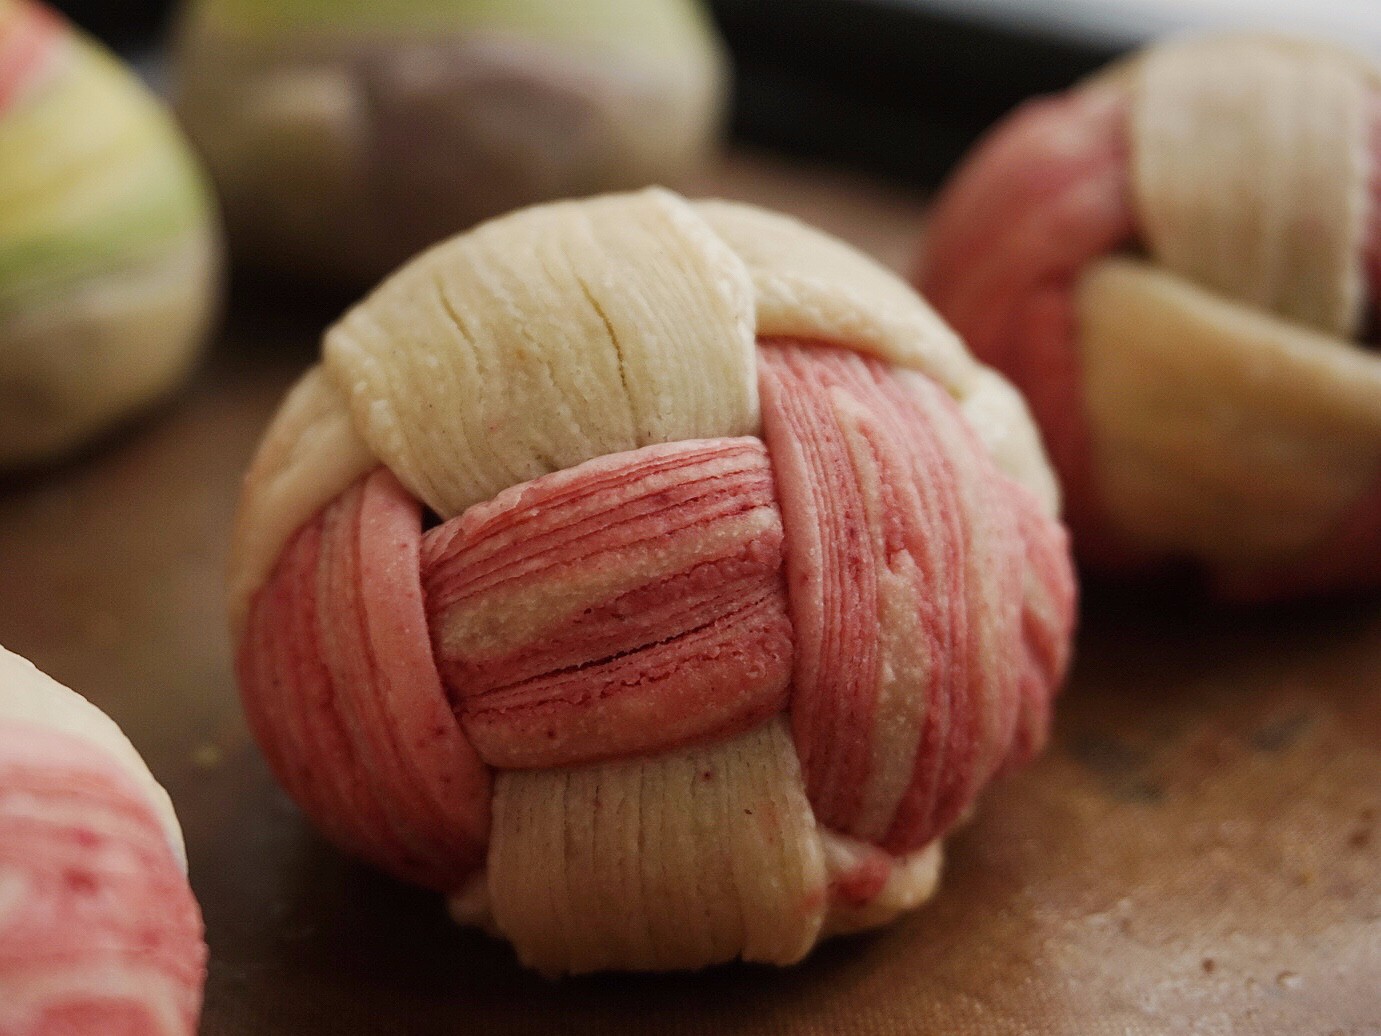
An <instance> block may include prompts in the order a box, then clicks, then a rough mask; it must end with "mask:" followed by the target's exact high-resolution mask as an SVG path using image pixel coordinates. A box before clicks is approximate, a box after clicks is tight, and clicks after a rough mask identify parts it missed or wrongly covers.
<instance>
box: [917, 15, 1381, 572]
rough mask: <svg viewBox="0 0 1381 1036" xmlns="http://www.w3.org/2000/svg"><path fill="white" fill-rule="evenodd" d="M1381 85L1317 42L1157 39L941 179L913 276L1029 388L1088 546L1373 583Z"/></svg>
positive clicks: (1380, 453) (1106, 554)
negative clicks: (1373, 340)
mask: <svg viewBox="0 0 1381 1036" xmlns="http://www.w3.org/2000/svg"><path fill="white" fill-rule="evenodd" d="M1379 84H1381V80H1378V76H1377V72H1376V70H1375V69H1374V68H1372V67H1371V66H1370V65H1368V64H1367V63H1366V62H1365V61H1363V60H1362V59H1361V58H1360V57H1357V56H1355V55H1352V54H1350V53H1347V52H1345V51H1341V50H1337V49H1334V48H1331V47H1328V46H1325V45H1323V44H1315V43H1309V42H1305V41H1297V40H1290V39H1284V38H1273V37H1258V36H1248V37H1240V36H1222V37H1208V38H1203V39H1192V40H1186V41H1179V42H1174V43H1168V44H1164V45H1161V46H1159V47H1156V48H1153V49H1151V50H1149V51H1147V52H1145V53H1144V54H1141V55H1139V56H1136V57H1134V58H1132V59H1130V60H1129V61H1127V62H1124V63H1122V64H1119V65H1117V66H1114V67H1113V68H1112V69H1110V70H1108V71H1107V72H1104V73H1103V74H1101V75H1100V76H1098V77H1095V78H1094V79H1093V80H1091V81H1089V82H1088V83H1085V84H1083V85H1081V86H1080V87H1078V88H1076V89H1075V90H1073V91H1071V92H1070V93H1068V94H1065V95H1062V96H1059V97H1054V98H1049V99H1044V100H1040V101H1035V102H1032V103H1030V104H1028V105H1026V106H1024V107H1023V108H1022V109H1021V110H1020V111H1018V112H1017V113H1016V114H1014V115H1013V116H1012V117H1011V118H1010V119H1009V120H1008V121H1007V122H1006V123H1004V124H1003V125H1002V126H1000V127H999V128H998V129H996V130H995V131H994V132H993V133H992V134H991V135H990V136H989V138H988V139H987V140H986V141H985V142H983V143H981V144H980V145H979V146H978V148H977V149H976V150H975V152H974V154H973V155H972V157H971V158H970V159H969V160H968V161H967V162H966V163H965V164H964V166H963V167H962V168H961V169H960V170H959V171H958V172H957V173H956V174H955V176H954V178H953V180H952V181H951V183H950V184H949V185H948V187H947V188H946V189H945V191H944V192H943V193H942V195H941V197H940V199H939V202H938V204H937V207H936V210H935V215H934V220H933V223H932V227H931V231H930V236H929V240H928V246H927V250H926V254H925V257H924V259H923V262H922V269H921V271H920V274H919V283H920V284H921V286H922V288H923V290H925V291H926V292H927V294H928V295H929V296H930V297H931V298H932V299H933V300H934V302H935V305H936V307H937V308H938V309H939V311H940V312H941V313H942V314H943V315H945V316H946V317H947V318H948V319H949V320H951V321H952V322H953V324H954V325H955V327H956V328H957V329H958V330H959V331H960V333H962V334H963V335H964V336H965V337H966V339H967V340H968V341H969V342H970V344H971V345H972V346H973V348H974V349H975V351H976V352H977V353H978V354H979V355H980V356H982V357H984V358H985V359H987V360H989V361H990V362H993V363H994V364H996V365H997V366H998V367H1000V368H1001V369H1003V370H1004V371H1006V372H1007V373H1008V374H1009V375H1011V376H1012V377H1013V379H1014V380H1015V381H1016V382H1017V384H1018V385H1019V386H1021V387H1022V388H1023V389H1024V390H1025V391H1026V392H1027V394H1028V397H1029V399H1030V401H1031V404H1032V408H1033V410H1034V412H1035V415H1036V417H1037V420H1038V421H1040V423H1041V424H1042V427H1043V429H1044V431H1045V433H1046V436H1047V441H1048V443H1049V446H1050V449H1051V453H1052V455H1053V457H1054V459H1055V461H1056V465H1057V467H1058V469H1059V470H1060V472H1061V475H1062V477H1063V480H1064V484H1065V488H1066V493H1067V497H1068V502H1069V510H1070V515H1071V522H1072V524H1073V526H1074V529H1075V532H1076V540H1077V543H1078V545H1079V549H1080V552H1081V554H1082V555H1084V556H1085V557H1087V558H1088V559H1089V560H1090V561H1092V562H1095V563H1102V564H1105V565H1110V566H1114V567H1119V566H1136V565H1150V564H1156V563H1159V562H1164V561H1172V560H1182V559H1188V560H1192V561H1196V562H1198V563H1200V564H1201V565H1203V566H1204V567H1205V568H1206V569H1207V570H1208V571H1209V572H1210V574H1211V575H1212V576H1213V578H1214V579H1215V580H1216V581H1217V582H1218V584H1219V585H1220V587H1221V588H1222V589H1224V590H1226V591H1228V592H1232V593H1239V594H1250V595H1258V596H1280V595H1287V594H1293V593H1299V592H1307V591H1313V590H1322V589H1332V588H1339V587H1347V586H1372V585H1376V584H1377V583H1378V582H1381V561H1377V560H1376V559H1377V558H1378V557H1381V551H1378V550H1377V547H1378V546H1381V356H1379V355H1378V354H1377V352H1376V351H1375V350H1374V349H1373V348H1372V347H1371V346H1370V345H1369V344H1367V343H1365V342H1364V341H1362V339H1363V338H1364V336H1365V335H1366V333H1367V328H1368V326H1369V323H1370V320H1371V316H1372V314H1373V313H1374V312H1375V310H1376V299H1377V297H1378V272H1381V261H1378V259H1379V257H1381V252H1379V251H1378V249H1379V248H1381V235H1378V233H1377V230H1378V228H1381V206H1378V204H1377V202H1378V187H1377V184H1378V183H1381V179H1378V177H1377V175H1376V169H1377V158H1378V156H1381V93H1378V85H1379Z"/></svg>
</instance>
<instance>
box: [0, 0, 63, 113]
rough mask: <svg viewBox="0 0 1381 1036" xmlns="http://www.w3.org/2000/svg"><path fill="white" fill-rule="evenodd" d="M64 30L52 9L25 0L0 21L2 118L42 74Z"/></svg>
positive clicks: (0, 95) (0, 104)
mask: <svg viewBox="0 0 1381 1036" xmlns="http://www.w3.org/2000/svg"><path fill="white" fill-rule="evenodd" d="M64 29H65V26H64V24H63V22H62V19H60V18H59V17H58V16H57V15H56V14H54V13H53V12H52V11H50V10H49V9H48V8H46V7H43V6H40V5H39V4H33V3H27V2H25V0H19V3H18V4H16V5H15V6H14V8H13V11H12V13H11V14H10V15H9V16H8V17H3V18H0V116H3V115H4V114H5V111H6V110H7V109H8V108H9V107H10V106H11V105H12V104H14V103H15V101H16V100H17V99H18V98H19V96H20V95H21V94H22V93H23V92H24V88H25V87H26V86H28V85H29V83H31V82H32V81H33V79H34V78H35V76H36V75H37V74H38V72H39V71H41V70H42V68H43V65H44V62H45V61H46V60H47V58H48V56H49V54H51V53H52V51H53V48H54V46H55V45H56V44H57V41H58V38H59V37H60V36H61V35H62V33H63V31H64Z"/></svg>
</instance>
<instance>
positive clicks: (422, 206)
mask: <svg viewBox="0 0 1381 1036" xmlns="http://www.w3.org/2000/svg"><path fill="white" fill-rule="evenodd" d="M173 66H174V67H173V71H174V75H173V79H174V91H173V92H174V95H175V100H176V104H177V107H178V111H179V113H180V115H181V116H182V119H183V122H184V124H185V125H186V126H187V128H188V131H189V132H190V133H191V134H192V136H193V138H194V139H195V140H196V142H197V144H198V145H199V147H200V149H201V151H202V153H203V155H204V156H205V157H206V160H207V162H208V164H209V166H210V168H211V171H212V174H213V175H214V177H215V179H216V182H217V185H218V187H219V188H220V191H221V197H222V200H223V203H224V205H225V209H226V215H227V222H228V224H229V226H230V231H231V234H230V237H231V242H232V245H233V246H234V248H235V250H236V253H237V254H238V255H239V256H241V257H242V258H243V259H244V260H245V261H247V262H250V263H254V264H258V265H262V266H271V267H276V268H279V269H286V270H289V271H291V272H293V273H295V274H297V275H299V276H306V277H309V278H312V279H317V280H326V281H335V282H338V283H346V284H351V285H354V286H363V285H365V284H370V283H373V282H374V281H376V280H377V279H378V278H379V277H380V276H382V275H383V274H384V273H386V272H387V271H388V270H390V269H392V268H394V267H396V266H397V265H398V264H399V263H401V262H403V261H404V260H405V259H406V258H407V257H409V256H411V255H413V254H415V253H416V252H417V251H419V250H420V249H422V248H424V247H426V246H427V245H430V244H432V243H434V242H436V241H439V240H441V239H442V238H444V237H446V236H447V235H450V234H453V233H455V232H456V231H459V230H463V229H465V228H466V227H470V226H473V225H475V224H476V223H478V222H479V221H481V220H483V219H487V218H489V217H492V216H495V215H497V214H498V213H501V212H506V211H509V210H511V209H514V208H516V207H518V206H522V205H528V204H531V203H533V202H540V201H545V200H548V199H552V198H565V197H579V196H584V195H588V194H594V193H597V192H601V191H610V190H620V189H626V188H635V187H641V186H643V185H644V184H648V183H661V182H668V181H675V180H677V179H678V178H680V177H683V176H685V175H686V174H687V173H688V172H689V171H690V170H692V169H694V168H696V167H697V166H699V165H700V164H701V163H703V162H704V161H705V160H706V158H707V157H708V155H709V154H710V153H711V152H712V150H713V147H714V145H715V142H716V140H717V138H718V136H719V132H720V129H721V125H722V122H723V116H724V111H725V106H726V100H727V90H726V83H727V77H728V61H727V58H726V55H725V53H724V49H723V47H722V46H721V45H720V43H719V41H718V38H717V37H716V35H715V33H714V31H713V29H712V27H711V25H710V22H709V19H708V17H707V16H706V14H705V12H704V10H703V9H702V8H701V7H700V6H699V5H698V4H697V3H695V2H693V0H597V2H595V3H591V4H569V3H562V2H551V3H546V2H539V0H519V2H516V3H507V2H503V3H501V2H496V0H469V2H464V0H461V2H457V0H437V2H421V0H418V2H411V3H408V4H403V5H380V4H367V3H362V2H356V0H350V2H348V3H344V4H339V5H337V4H325V3H321V2H318V0H294V2H290V3H285V4H268V3H260V2H258V0H198V2H194V3H191V4H189V5H188V7H187V9H186V11H185V13H184V17H183V18H182V20H181V27H180V30H179V32H178V34H177V45H176V48H175V51H174V62H173Z"/></svg>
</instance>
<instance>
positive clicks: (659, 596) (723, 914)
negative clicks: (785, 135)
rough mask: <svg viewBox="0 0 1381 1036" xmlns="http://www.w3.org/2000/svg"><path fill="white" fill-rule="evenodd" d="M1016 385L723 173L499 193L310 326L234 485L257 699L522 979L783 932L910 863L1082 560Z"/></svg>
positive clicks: (1020, 753) (887, 910)
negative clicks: (621, 187)
mask: <svg viewBox="0 0 1381 1036" xmlns="http://www.w3.org/2000/svg"><path fill="white" fill-rule="evenodd" d="M1055 513H1056V489H1055V483H1054V481H1053V479H1052V478H1051V474H1050V472H1049V470H1048V468H1047V465H1046V462H1045V459H1044V457H1043V455H1042V453H1041V448H1040V445H1039V442H1038V439H1037V437H1036V434H1035V432H1034V430H1033V427H1032V425H1031V423H1030V420H1029V418H1028V416H1027V414H1026V411H1025V408H1024V406H1023V404H1022V402H1021V400H1020V398H1019V397H1018V396H1017V394H1016V393H1015V392H1014V391H1013V390H1012V389H1011V388H1010V386H1008V385H1007V383H1006V382H1004V381H1003V380H1002V379H1001V378H999V377H998V376H997V375H995V374H993V373H992V372H991V371H989V370H987V369H986V368H984V367H981V366H979V365H978V364H976V363H975V362H974V361H973V360H972V359H971V358H970V357H969V355H968V354H967V353H966V352H965V351H964V349H963V347H962V346H961V345H960V343H959V340H958V339H957V338H956V337H955V336H954V334H953V333H952V332H951V331H950V330H949V329H948V328H947V327H946V326H945V325H944V324H943V323H941V322H940V321H939V320H938V319H937V318H936V317H935V315H934V314H933V313H932V312H931V310H930V309H929V308H928V307H927V306H926V304H925V303H924V302H923V301H922V300H921V299H920V298H919V297H918V296H916V295H915V294H914V293H913V292H912V291H911V290H910V289H909V288H908V287H907V286H906V285H905V284H904V283H902V282H901V281H900V280H899V279H897V278H895V277H893V276H892V275H891V274H890V273H887V272H886V271H884V270H882V269H880V268H879V267H877V266H875V265H874V264H873V263H872V262H871V261H869V260H867V259H866V258H864V257H863V256H862V255H860V254H859V253H857V252H855V251H853V250H852V249H850V248H848V247H847V246H845V245H843V244H842V243H840V242H838V241H835V240H833V239H831V238H829V237H826V236H824V235H822V234H820V233H818V232H816V231H814V230H811V229H809V228H807V227H805V226H803V225H801V224H799V223H796V222H794V221H792V220H789V219H787V218H785V217H782V216H778V215H774V214H772V213H768V212H765V211H762V210H759V209H755V208H751V207H748V206H745V205H737V204H729V203H724V202H699V203H689V202H687V201H685V200H683V199H681V198H680V197H678V196H676V195H674V194H670V193H668V192H666V191H663V190H658V189H653V190H648V191H644V192H642V193H637V194H629V195H611V196H606V197H600V198H595V199H591V200H586V201H578V202H561V203H555V204H551V205H547V206H540V207H536V208H531V209H527V210H524V211H520V212H517V213H514V214H512V215H509V216H506V217H504V218H501V219H498V220H496V221H494V222H491V223H488V224H486V225H484V226H482V227H480V228H478V229H476V230H475V231H473V232H471V233H469V234H465V235H462V236H460V237H457V238H453V239H452V240H450V241H448V242H446V243H444V244H442V245H439V246H437V247H436V248H434V249H432V250H431V251H429V252H426V253H425V254H423V255H422V256H420V257H418V258H417V259H415V260H414V261H412V262H411V263H409V264H408V265H407V266H405V267H404V268H403V269H402V270H400V271H399V272H398V273H396V274H395V275H394V276H393V277H391V278H390V279H389V280H387V281H385V282H384V284H383V285H382V286H381V287H380V288H379V289H378V290H376V291H375V292H374V293H373V294H372V295H370V296H369V297H368V298H366V299H365V300H364V301H363V302H362V303H360V304H359V305H358V306H356V307H355V308H354V309H353V310H351V311H350V312H349V313H347V314H346V316H345V317H344V318H343V319H342V320H341V321H340V322H339V323H337V324H336V325H335V326H334V327H333V328H331V329H330V330H329V331H328V332H327V334H326V337H325V347H324V351H323V357H322V360H321V363H320V364H319V365H317V366H316V367H314V368H313V369H312V370H311V371H310V372H309V373H308V374H307V375H306V376H305V377H304V378H303V379H302V381H301V382H300V383H299V384H298V385H297V386H296V387H295V388H294V389H293V390H292V392H291V393H290V394H289V396H288V398H287V400H286V401H285V403H284V404H283V407H282V409H281V410H280V411H279V413H278V416H277V417H276V418H275V419H274V421H273V423H272V425H271V426H270V428H269V430H268V433H267V435H266V437H265V439H264V442H263V444H262V445H261V447H260V450H259V454H258V456H257V458H256V459H255V461H254V463H253V466H252V467H251V469H250V471H249V474H248V476H247V479H246V483H245V489H244V495H243V498H242V501H241V506H240V511H239V516H238V522H237V529H236V540H235V546H234V552H233V556H234V562H233V570H232V596H233V609H234V623H235V630H236V637H237V643H238V668H239V676H240V681H241V687H242V690H243V695H244V702H245V707H246V710H247V713H248V716H249V721H250V724H251V726H252V728H253V730H254V733H255V735H256V737H257V738H258V740H259V743H260V744H261V745H262V747H263V749H264V752H265V754H266V755H267V757H268V760H269V762H270V764H271V765H272V767H273V769H274V771H275V772H276V773H277V775H278V777H279V778H280V779H281V780H282V782H283V784H284V785H285V786H286V788H287V789H288V791H289V792H290V793H291V794H292V795H293V796H294V797H295V798H296V799H297V801H298V802H299V803H300V804H301V805H302V807H303V808H304V809H305V810H306V812H307V813H308V814H309V815H310V816H311V817H312V818H313V820H315V822H316V823H317V824H318V825H319V826H320V828H321V829H322V830H323V831H324V832H325V833H326V834H327V835H328V836H329V837H331V838H332V839H333V840H334V841H336V842H337V843H338V844H340V845H341V846H343V847H345V848H346V849H347V850H349V851H351V852H354V853H356V854H358V855H360V856H362V857H364V858H365V859H367V860H370V861H372V862H373V863H375V864H377V865H378V866H380V867H382V868H384V869H386V870H388V871H390V872H392V873H393V874H396V875H398V876H400V877H402V878H404V879H407V880H410V881H414V882H417V883H420V884H423V885H426V886H429V887H432V888H435V889H439V890H441V891H443V892H445V893H447V894H448V895H449V896H450V897H451V905H452V912H453V914H454V915H455V916H456V918H457V919H458V920H460V921H462V922H465V923H472V924H478V925H483V926H484V927H486V928H488V929H490V930H491V931H493V932H496V933H498V934H499V935H501V936H503V937H504V938H506V939H508V940H510V941H511V942H512V943H513V944H514V946H515V947H516V949H517V952H518V955H519V957H520V958H521V959H522V961H523V962H525V963H526V964H528V965H530V966H532V967H534V968H538V969H540V970H542V971H544V972H548V973H562V972H585V971H592V970H599V969H674V968H696V967H701V966H704V965H708V964H712V963H715V962H719V961H726V960H730V959H733V958H737V957H741V958H744V959H747V960H755V961H770V962H774V963H778V964H786V963H790V962H793V961H796V960H799V959H800V958H801V957H802V956H803V955H804V954H805V953H806V952H807V951H808V950H809V949H810V948H811V947H812V946H813V945H814V944H815V943H816V941H817V940H819V939H821V938H823V937H824V936H827V935H830V934H832V933H835V932H846V931H852V930H855V929H859V928H864V927H870V926H873V925H878V924H882V923H885V922H886V921H889V920H891V919H892V918H893V917H895V916H896V915H897V914H898V913H900V912H902V911H904V910H907V909H910V908H911V907H914V906H916V905H917V904H919V903H921V902H923V901H924V900H925V899H926V898H927V897H929V896H930V895H931V893H932V891H933V890H934V888H935V884H936V881H937V877H938V869H939V865H940V839H941V837H942V836H943V835H944V834H945V832H946V831H948V830H949V829H950V828H951V827H953V825H954V824H955V823H956V822H957V821H958V820H959V819H960V818H961V817H963V816H964V815H966V814H967V813H968V811H969V810H970V809H971V807H972V806H973V804H974V801H975V798H976V796H977V795H978V793H979V792H980V790H981V789H982V788H983V787H984V786H985V785H986V784H987V783H988V782H989V780H990V779H991V778H992V777H993V776H994V775H995V774H997V773H998V772H1000V771H1002V770H1004V769H1006V768H1010V767H1013V766H1016V765H1018V764H1020V763H1022V762H1024V761H1026V760H1027V759H1029V758H1030V757H1031V756H1032V755H1033V754H1034V753H1035V752H1036V751H1038V750H1039V748H1040V747H1041V746H1042V744H1043V743H1044V741H1045V737H1046V730H1047V726H1048V723H1049V716H1050V704H1051V696H1052V693H1053V691H1054V689H1055V687H1056V685H1057V684H1058V682H1059V681H1060V679H1061V677H1062V674H1063V672H1064V668H1065V664H1066V659H1067V655H1068V649H1069V639H1070V630H1071V625H1072V619H1073V615H1072V612H1073V599H1074V583H1073V577H1072V574H1071V570H1070V564H1069V559H1068V555H1067V550H1066V538H1065V534H1064V531H1063V529H1062V527H1061V525H1060V524H1059V522H1058V520H1057V518H1056V514H1055Z"/></svg>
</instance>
